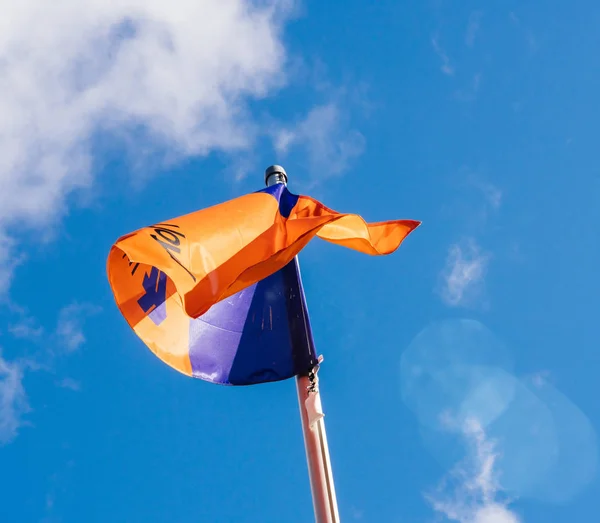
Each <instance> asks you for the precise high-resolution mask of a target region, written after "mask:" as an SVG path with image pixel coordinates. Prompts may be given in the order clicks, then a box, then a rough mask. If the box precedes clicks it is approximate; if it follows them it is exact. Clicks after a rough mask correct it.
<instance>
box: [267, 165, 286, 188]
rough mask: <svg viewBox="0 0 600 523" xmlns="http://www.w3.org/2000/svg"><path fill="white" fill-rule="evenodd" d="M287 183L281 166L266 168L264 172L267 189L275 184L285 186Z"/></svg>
mask: <svg viewBox="0 0 600 523" xmlns="http://www.w3.org/2000/svg"><path fill="white" fill-rule="evenodd" d="M287 181H288V177H287V173H286V172H285V169H284V168H283V167H281V165H271V166H270V167H267V170H266V171H265V185H266V186H267V187H269V186H271V185H275V184H276V183H282V184H284V185H287Z"/></svg>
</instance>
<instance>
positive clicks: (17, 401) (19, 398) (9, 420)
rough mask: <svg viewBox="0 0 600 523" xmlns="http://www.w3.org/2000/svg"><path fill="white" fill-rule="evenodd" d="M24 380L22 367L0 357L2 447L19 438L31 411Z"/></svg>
mask: <svg viewBox="0 0 600 523" xmlns="http://www.w3.org/2000/svg"><path fill="white" fill-rule="evenodd" d="M22 380H23V368H22V367H21V365H19V364H18V363H11V362H8V361H6V360H5V359H3V358H2V357H1V356H0V445H4V444H6V443H9V442H11V441H12V440H13V439H14V438H16V437H17V434H18V432H19V428H20V427H21V425H22V424H23V415H24V414H25V413H27V412H28V410H29V406H28V404H27V397H26V395H25V389H24V388H23V383H22Z"/></svg>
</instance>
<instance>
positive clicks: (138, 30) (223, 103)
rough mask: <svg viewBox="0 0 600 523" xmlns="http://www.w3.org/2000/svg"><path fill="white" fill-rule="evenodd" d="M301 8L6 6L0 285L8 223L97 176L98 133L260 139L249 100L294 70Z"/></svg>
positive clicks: (45, 218)
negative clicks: (289, 60) (289, 28)
mask: <svg viewBox="0 0 600 523" xmlns="http://www.w3.org/2000/svg"><path fill="white" fill-rule="evenodd" d="M293 9H294V7H293V2H271V1H267V2H262V1H261V2H250V1H244V0H225V1H222V0H204V1H202V2H195V1H191V0H172V1H170V2H166V3H165V2H162V1H159V0H115V1H111V2H105V1H102V0H90V1H88V2H85V3H81V2H79V1H77V0H66V1H64V2H61V7H60V9H57V8H56V6H55V5H54V4H51V3H45V2H40V1H39V0H23V1H22V2H20V3H19V8H18V9H5V10H4V12H3V14H2V17H1V19H0V35H1V36H0V63H1V64H2V75H0V114H1V115H2V118H0V185H1V186H2V191H0V240H1V241H0V245H1V247H0V289H2V288H4V289H6V287H7V286H8V284H9V281H10V278H11V273H12V270H13V269H14V266H15V264H16V263H18V260H19V258H18V256H16V255H15V249H14V241H15V239H17V238H16V237H15V236H14V233H13V231H14V230H15V229H14V228H13V227H12V225H13V224H18V226H19V229H21V228H23V227H36V228H40V227H47V225H48V224H49V223H51V222H53V221H55V220H56V219H58V218H60V216H61V215H62V214H63V213H64V212H65V210H66V206H67V197H68V196H69V195H70V194H72V193H74V192H75V193H81V191H85V190H86V189H89V188H90V187H91V186H92V184H93V183H94V176H95V169H94V166H95V164H98V162H99V159H98V158H96V157H95V156H94V147H93V145H94V143H95V140H94V138H95V137H96V136H98V135H99V134H103V135H104V136H110V137H111V139H113V141H114V140H118V141H119V142H120V143H121V144H123V145H124V146H126V147H129V149H128V151H129V153H130V154H131V155H132V156H133V157H134V158H135V159H139V155H140V154H142V153H141V151H148V150H150V151H152V154H153V155H159V156H161V157H164V158H167V155H168V159H169V160H172V159H173V158H178V157H182V156H187V155H206V154H208V153H210V152H212V151H215V150H216V151H225V152H231V151H240V150H248V149H251V147H252V145H253V143H254V141H255V139H256V137H257V135H259V134H260V132H261V130H260V127H259V126H258V125H256V122H255V119H254V118H253V116H252V114H251V111H250V109H249V104H248V102H250V101H251V100H255V99H261V98H263V97H265V96H267V95H269V94H270V93H272V92H274V91H276V90H278V89H279V88H280V87H281V86H282V84H283V80H284V79H285V78H286V75H285V74H282V73H283V70H284V68H285V67H286V52H285V48H284V46H283V43H282V40H281V33H282V28H283V25H284V24H285V23H286V21H287V19H288V18H289V17H290V16H291V15H292V14H293ZM32 35H35V37H33V38H32ZM232 35H235V36H234V37H232ZM140 141H143V144H144V147H138V146H139V144H140ZM154 159H156V157H155V156H153V160H154ZM100 166H101V165H100ZM9 230H10V231H11V232H10V233H9V232H8V231H9ZM9 236H10V238H8V237H9ZM11 244H13V245H11Z"/></svg>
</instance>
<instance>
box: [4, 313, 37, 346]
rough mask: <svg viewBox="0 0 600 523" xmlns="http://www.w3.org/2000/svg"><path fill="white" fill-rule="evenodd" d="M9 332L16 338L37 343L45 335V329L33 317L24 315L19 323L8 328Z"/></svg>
mask: <svg viewBox="0 0 600 523" xmlns="http://www.w3.org/2000/svg"><path fill="white" fill-rule="evenodd" d="M8 332H10V333H11V334H12V335H13V336H14V337H15V338H19V339H24V340H29V341H37V340H39V339H40V338H41V336H42V335H43V334H44V328H43V327H42V326H41V325H39V324H38V322H37V321H36V320H35V319H34V318H32V317H31V316H26V315H23V317H22V318H20V319H19V321H18V322H16V323H12V324H10V325H9V326H8Z"/></svg>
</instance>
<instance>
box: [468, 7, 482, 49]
mask: <svg viewBox="0 0 600 523" xmlns="http://www.w3.org/2000/svg"><path fill="white" fill-rule="evenodd" d="M482 17H483V13H482V12H481V11H473V12H472V13H471V15H470V16H469V25H468V26H467V34H466V35H465V43H466V44H467V45H468V46H469V47H470V46H472V45H473V44H474V43H475V38H476V37H477V33H479V29H480V27H481V18H482Z"/></svg>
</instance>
